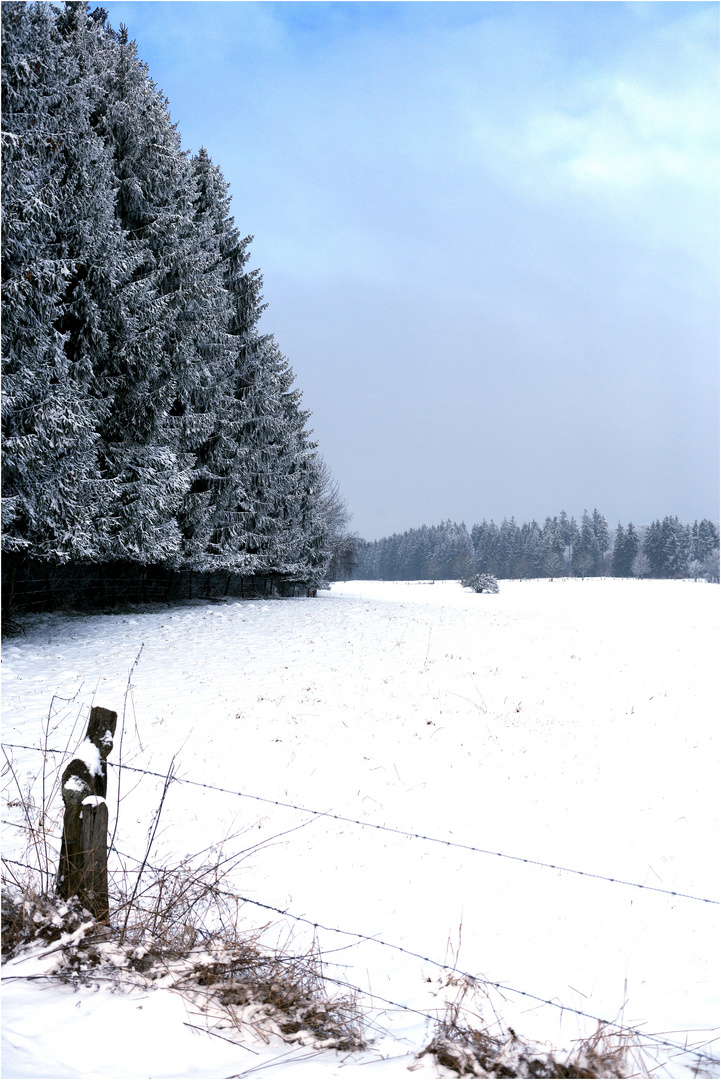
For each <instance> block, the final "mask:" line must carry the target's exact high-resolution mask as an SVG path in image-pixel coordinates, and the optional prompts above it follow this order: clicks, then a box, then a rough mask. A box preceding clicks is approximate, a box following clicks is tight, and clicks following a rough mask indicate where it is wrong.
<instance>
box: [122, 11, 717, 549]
mask: <svg viewBox="0 0 721 1080" xmlns="http://www.w3.org/2000/svg"><path fill="white" fill-rule="evenodd" d="M104 6H105V7H107V8H108V11H109V15H110V20H111V23H112V24H113V25H114V26H116V27H118V26H119V25H120V23H121V22H124V23H126V24H127V26H128V29H129V31H130V35H131V37H133V38H135V39H136V40H137V42H138V49H139V54H140V56H141V57H142V58H143V59H144V60H145V61H146V62H147V63H148V65H149V68H150V73H151V75H152V77H153V78H154V80H155V81H156V83H157V84H158V85H159V86H160V87H161V88H162V89H163V91H164V92H165V94H166V95H167V97H168V98H169V101H170V111H171V115H172V117H173V119H174V120H175V121H176V122H177V124H178V127H179V131H180V133H181V136H182V139H183V145H184V146H185V147H186V148H188V149H191V150H197V149H198V148H199V147H200V146H205V147H207V149H208V151H209V152H210V154H211V156H212V157H213V159H214V160H215V162H216V163H217V164H218V165H220V166H221V168H222V169H223V172H224V174H225V177H226V179H227V180H228V181H229V183H230V185H231V193H232V195H233V212H234V214H235V218H236V222H237V225H238V227H239V228H240V229H241V230H242V231H243V232H244V233H252V234H253V235H254V237H255V239H254V241H253V245H252V265H253V266H259V267H260V268H261V270H262V272H263V275H264V282H265V286H264V296H265V299H266V301H267V303H268V305H269V306H268V310H267V312H266V314H265V315H264V319H263V327H264V329H266V330H267V331H271V332H273V333H274V334H275V335H276V337H277V339H278V342H279V344H280V346H281V348H282V350H283V351H284V352H285V353H286V355H287V356H288V358H289V359H290V361H291V363H292V365H293V368H294V370H295V372H296V376H297V384H298V385H299V387H300V388H301V389H302V390H303V392H304V404H305V406H306V407H307V408H309V409H310V410H311V411H312V413H313V418H312V426H313V428H314V431H315V437H317V439H318V441H319V449H320V451H321V452H322V453H323V455H324V456H325V458H326V460H327V461H328V463H329V465H330V466H331V468H332V469H333V471H334V473H335V474H336V476H337V477H338V479H339V481H340V484H341V487H342V490H343V492H344V494H345V496H346V498H347V499H348V502H349V505H350V509H351V510H352V511H353V513H354V520H353V526H354V527H355V528H356V529H357V530H358V531H359V532H360V534H361V535H363V536H365V537H366V538H368V539H373V538H375V537H378V536H382V535H386V534H387V533H390V532H394V531H402V530H404V529H406V528H409V527H411V526H416V525H420V524H422V523H426V524H433V523H437V522H438V521H439V520H441V519H445V518H448V517H450V518H453V519H456V520H465V521H466V523H467V524H468V525H469V526H470V525H471V524H472V523H473V522H475V521H480V520H481V519H482V518H484V517H485V518H491V517H493V518H495V519H496V521H500V520H501V519H502V518H503V517H504V516H508V517H510V516H511V515H512V514H513V515H515V516H516V518H517V519H520V520H529V519H531V518H533V517H536V518H539V519H542V518H543V517H545V515H546V514H553V513H556V512H558V511H559V510H560V509H561V508H565V509H566V510H567V511H568V512H569V513H574V514H577V515H578V514H580V513H581V511H582V510H583V509H584V507H588V508H589V509H592V508H593V507H594V506H597V507H598V508H599V509H601V510H602V511H603V512H604V513H605V514H606V515H607V517H608V518H609V521H610V523H611V524H612V525H614V524H615V523H616V521H617V520H618V519H619V518H621V519H623V521H624V522H625V521H629V520H632V521H634V522H637V523H640V522H645V521H649V520H651V519H652V518H655V517H657V516H663V515H665V514H669V513H670V514H678V515H679V516H680V517H681V518H682V519H685V520H693V519H694V518H699V517H704V516H710V517H713V518H714V519H717V518H718V406H719V391H718V371H719V364H718V292H719V286H718V209H717V208H718V135H717V132H718V17H719V10H718V5H717V4H715V3H706V2H694V0H691V2H684V3H674V2H670V3H661V2H653V0H651V2H643V3H622V2H615V0H612V2H601V3H595V2H588V3H586V2H578V3H576V2H560V3H559V2H556V3H545V2H531V3H525V2H510V3H493V2H482V3H474V2H463V3H452V2H451V3H435V2H420V3H416V2H404V3H392V2H388V3H386V2H379V3H364V2H350V3H344V2H341V3H334V2H320V3H314V2H303V3H293V2H289V3H272V2H261V3H254V2H232V0H228V2H213V0H207V2H200V3H195V2H174V0H165V2H158V3H156V2H152V0H144V2H124V0H121V2H115V0H113V2H109V3H106V4H105V5H104Z"/></svg>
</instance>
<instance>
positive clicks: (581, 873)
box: [3, 743, 719, 904]
mask: <svg viewBox="0 0 721 1080" xmlns="http://www.w3.org/2000/svg"><path fill="white" fill-rule="evenodd" d="M3 745H4V746H7V747H8V748H9V749H13V750H34V751H36V752H38V753H44V752H45V751H44V748H43V747H38V746H23V745H22V744H20V743H4V744H3ZM64 752H65V751H62V750H51V749H49V748H48V750H47V753H50V754H62V753H64ZM108 764H109V765H110V766H111V767H112V768H114V769H117V768H119V766H118V765H117V764H116V763H115V762H112V761H110V762H108ZM122 768H123V769H128V770H129V771H130V772H136V773H142V774H143V775H144V776H153V777H156V778H158V779H160V780H164V779H165V774H164V773H158V772H153V771H152V770H150V769H138V768H137V767H135V766H133V765H123V766H122ZM173 782H174V783H176V784H189V785H191V786H193V787H200V788H205V789H206V790H208V791H218V792H220V793H221V794H224V795H234V796H236V797H237V798H241V799H252V800H253V801H255V802H262V803H266V804H269V805H271V806H280V807H283V808H284V809H286V810H296V811H299V812H300V813H303V814H313V815H314V816H315V817H325V818H330V819H332V820H333V821H342V822H345V823H346V824H350V825H359V826H360V827H361V828H363V829H376V830H377V831H379V832H387V833H393V834H394V835H396V836H406V837H409V838H410V839H413V840H425V841H426V842H427V843H431V844H441V845H443V846H445V847H449V848H458V849H460V850H461V851H473V852H475V853H476V854H479V855H492V856H494V857H495V858H498V859H509V860H511V861H512V862H520V863H524V864H525V865H527V866H541V867H544V868H545V869H548V870H558V871H560V872H562V873H564V874H575V875H576V876H577V877H585V878H592V879H593V880H595V881H606V882H608V883H610V884H612V885H624V886H626V887H628V888H631V889H643V890H644V891H646V892H655V893H662V894H663V895H664V896H675V897H677V898H678V899H681V900H695V901H696V902H697V903H699V904H719V901H718V900H710V899H708V898H707V897H704V896H694V895H692V894H691V893H683V892H678V891H676V890H674V889H661V888H659V887H658V886H657V885H643V884H641V883H640V882H638V881H626V880H625V879H624V878H615V877H608V876H607V875H605V874H595V873H592V872H591V871H589V870H575V869H573V868H572V867H569V866H559V865H557V864H555V863H547V862H541V861H540V860H539V859H527V858H524V857H523V856H521V855H509V854H507V853H506V852H504V851H492V850H491V849H489V848H481V847H476V846H474V845H473V844H462V843H459V842H458V841H456V840H443V839H441V838H440V837H437V836H427V835H425V834H424V833H415V832H410V831H409V830H406V829H396V828H394V827H393V826H391V825H377V824H376V823H374V822H372V821H360V820H358V818H352V817H346V816H345V815H344V814H333V813H331V812H330V811H328V810H313V809H311V808H310V807H307V806H299V805H297V804H296V803H290V802H283V801H282V800H280V799H269V798H266V797H264V796H262V795H251V794H250V793H249V792H247V791H234V790H232V789H231V788H223V787H218V786H216V785H214V784H204V783H202V782H201V781H200V780H187V779H183V778H182V777H178V776H176V777H174V778H173Z"/></svg>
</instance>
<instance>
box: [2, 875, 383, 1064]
mask: <svg viewBox="0 0 721 1080" xmlns="http://www.w3.org/2000/svg"><path fill="white" fill-rule="evenodd" d="M2 929H3V955H4V958H5V959H11V958H13V957H17V956H19V955H21V954H24V953H30V952H32V954H33V956H34V957H35V958H36V959H46V960H47V963H46V965H45V967H44V972H45V977H48V978H53V979H57V980H59V981H61V982H65V983H68V984H70V985H73V986H76V987H77V986H94V985H98V984H100V983H108V982H110V983H112V984H113V988H114V989H117V990H118V991H119V992H121V991H124V990H130V989H147V990H150V991H152V990H154V989H161V988H164V989H168V990H174V991H176V992H178V993H180V994H181V995H182V996H183V997H184V998H185V999H186V1000H187V1001H188V1002H190V1003H191V1004H192V1005H193V1006H194V1008H195V1009H196V1010H197V1011H198V1012H199V1013H201V1014H202V1016H203V1018H204V1021H205V1024H204V1026H205V1028H206V1029H207V1030H208V1031H209V1032H211V1033H215V1034H220V1033H222V1035H223V1037H224V1038H230V1041H231V1042H238V1043H241V1040H242V1038H243V1036H244V1035H245V1038H247V1037H248V1033H249V1032H252V1034H253V1036H254V1038H256V1039H258V1040H260V1041H261V1042H264V1043H268V1042H270V1041H271V1039H272V1038H273V1037H278V1038H279V1039H281V1040H283V1041H284V1042H286V1043H300V1044H302V1045H305V1046H309V1047H314V1048H315V1049H335V1050H342V1051H355V1050H361V1049H363V1048H364V1047H365V1045H366V1042H365V1039H364V1034H363V1032H364V1023H363V1017H362V1013H361V1010H360V1008H359V1007H358V1006H357V1004H356V1001H355V998H354V997H352V996H346V997H335V996H333V995H331V994H329V993H328V990H327V987H326V983H325V980H324V977H323V967H322V957H321V955H320V951H319V949H318V948H317V946H315V945H314V946H313V948H312V949H311V950H310V951H308V952H306V953H304V954H303V955H300V956H296V955H291V954H285V953H282V952H277V951H273V952H270V951H266V950H263V949H262V948H261V947H260V946H259V944H258V940H257V938H258V936H259V933H260V932H258V933H256V934H253V935H251V934H248V935H245V936H243V935H240V934H238V933H235V934H234V935H233V936H228V935H227V934H217V935H212V934H206V935H205V937H204V940H202V941H200V942H199V943H197V944H193V945H187V944H186V945H183V944H182V943H181V942H180V941H179V940H178V938H177V937H176V936H172V937H171V938H170V939H167V938H164V937H163V936H162V935H159V934H155V935H153V934H151V933H149V932H148V931H147V929H146V931H145V933H144V934H143V935H142V936H143V938H144V944H137V940H138V936H140V931H139V928H137V927H136V930H137V936H136V935H134V936H135V941H128V940H127V938H126V940H125V941H123V939H122V932H121V930H120V928H119V927H114V926H113V925H112V924H111V925H106V924H101V923H97V922H96V921H95V920H94V919H93V918H92V916H90V915H89V913H88V912H87V911H84V910H83V909H82V908H81V907H80V905H79V904H78V903H77V901H69V902H68V901H65V900H60V899H51V898H48V897H43V896H33V895H31V894H30V892H29V891H26V893H25V895H22V894H19V893H18V892H17V890H12V889H8V888H6V889H5V891H4V893H3V907H2Z"/></svg>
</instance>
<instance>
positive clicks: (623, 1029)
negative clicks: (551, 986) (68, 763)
mask: <svg viewBox="0 0 721 1080" xmlns="http://www.w3.org/2000/svg"><path fill="white" fill-rule="evenodd" d="M118 854H119V855H122V853H121V852H118ZM123 858H130V859H133V861H136V862H138V861H139V860H136V859H135V858H134V856H132V855H123ZM2 861H3V862H6V863H12V864H13V865H15V866H22V867H25V869H27V870H33V869H34V868H33V867H32V866H30V865H29V864H28V863H23V862H19V861H18V860H17V859H9V858H7V857H6V856H3V857H2ZM148 869H152V870H156V871H159V870H160V869H161V868H160V867H156V866H148ZM213 892H215V893H217V894H219V895H222V896H227V897H229V898H230V899H233V900H240V901H242V902H243V903H245V904H251V905H252V906H253V907H259V908H262V909H263V910H264V911H272V912H274V913H275V914H277V915H282V916H283V917H284V918H288V919H291V920H293V921H294V922H299V923H304V924H305V925H307V926H310V927H312V928H313V929H314V930H325V931H327V932H329V933H333V934H341V935H343V936H345V937H353V938H356V939H358V940H361V941H369V942H372V943H373V944H375V945H380V946H382V947H384V948H387V949H394V950H396V951H397V952H400V953H403V954H404V955H406V956H410V957H412V958H413V959H416V960H422V961H423V962H424V963H428V964H431V965H432V966H433V967H437V968H438V969H439V970H441V971H450V972H453V973H454V974H456V975H462V976H463V977H464V978H466V979H468V980H469V981H470V982H471V983H476V984H478V983H480V984H482V985H484V986H492V987H493V988H494V989H495V990H498V991H500V992H501V993H504V992H505V993H509V994H516V995H517V996H520V997H524V998H529V999H530V1000H531V1001H536V1002H538V1003H539V1004H541V1005H550V1006H551V1007H552V1008H554V1009H558V1010H559V1011H560V1012H562V1013H564V1012H568V1013H573V1014H574V1015H576V1016H582V1017H584V1018H585V1019H586V1020H594V1021H595V1022H596V1023H597V1024H603V1025H604V1026H606V1027H609V1028H613V1029H614V1030H615V1031H616V1032H618V1033H619V1034H624V1033H626V1034H632V1035H635V1036H636V1037H638V1038H639V1039H647V1040H648V1041H650V1042H653V1043H654V1044H656V1045H658V1046H662V1047H664V1048H666V1049H670V1050H675V1051H676V1052H677V1053H682V1054H693V1055H694V1056H695V1057H698V1058H701V1059H703V1060H704V1061H709V1062H712V1063H713V1064H718V1060H719V1059H718V1058H716V1057H714V1056H713V1055H711V1054H707V1053H705V1052H704V1051H702V1050H694V1049H692V1048H689V1047H688V1046H682V1045H681V1044H680V1043H674V1042H670V1041H669V1040H668V1039H662V1038H660V1036H658V1035H653V1034H651V1033H650V1032H645V1031H641V1029H640V1028H635V1027H630V1026H627V1025H623V1024H617V1023H616V1022H615V1021H613V1020H606V1019H604V1018H603V1017H601V1016H595V1015H594V1014H593V1013H588V1012H584V1011H583V1010H582V1009H574V1008H572V1007H571V1006H568V1005H563V1004H561V1003H559V1002H558V1001H551V1000H550V999H549V998H544V997H541V996H540V995H538V994H532V993H530V991H528V990H519V989H518V988H517V987H514V986H507V985H506V984H505V983H499V982H494V981H493V980H491V979H487V978H485V976H483V977H479V976H477V975H472V974H471V973H470V972H468V971H464V970H463V969H462V968H458V967H456V966H455V965H453V964H445V963H440V962H439V961H438V960H433V959H431V957H429V956H423V955H422V954H421V953H417V952H413V951H412V950H411V949H406V948H405V947H404V946H402V945H395V944H393V942H389V941H384V940H383V939H382V938H377V937H373V936H371V935H369V934H359V933H357V932H356V931H353V930H341V929H340V928H338V927H335V926H326V925H325V924H323V923H320V922H314V921H313V920H312V919H307V918H305V917H304V916H302V915H293V914H292V913H291V912H289V911H288V910H287V909H283V908H279V907H275V906H274V905H273V904H265V903H262V902H261V901H260V900H251V899H250V897H247V896H242V895H241V894H240V893H234V892H230V891H228V890H226V889H218V888H214V889H213ZM323 978H324V979H325V980H326V981H327V982H332V983H334V984H336V985H337V986H344V987H346V988H347V989H350V990H354V991H356V992H357V993H360V994H363V995H365V996H366V997H370V998H371V999H372V1000H373V999H375V1000H377V1001H382V1002H383V1003H384V1004H385V1005H391V1006H393V1008H396V1009H401V1010H403V1011H404V1012H411V1013H415V1014H416V1015H417V1016H422V1017H424V1018H425V1019H426V1020H431V1021H432V1022H433V1023H437V1022H438V1017H437V1016H433V1015H432V1014H430V1013H426V1012H423V1011H422V1010H421V1009H415V1008H413V1007H412V1006H411V1005H403V1004H401V1003H400V1002H398V1001H391V1000H390V999H389V998H385V997H382V996H381V995H380V994H376V993H375V992H374V991H373V990H364V989H362V987H359V986H355V985H354V984H353V983H349V982H346V981H344V980H342V979H337V978H334V977H333V976H331V975H326V974H325V972H324V974H323Z"/></svg>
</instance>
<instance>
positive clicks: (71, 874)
mask: <svg viewBox="0 0 721 1080" xmlns="http://www.w3.org/2000/svg"><path fill="white" fill-rule="evenodd" d="M117 722H118V714H117V713H116V712H111V710H110V709H102V708H100V706H97V705H96V706H95V707H94V708H92V709H91V710H90V722H89V723H88V730H87V734H86V736H85V738H84V739H83V741H82V743H81V744H80V746H79V748H78V753H77V756H76V757H75V758H73V760H72V761H71V762H70V764H69V765H68V766H67V767H66V769H65V771H64V772H63V777H62V793H63V802H64V803H65V817H64V819H63V839H62V844H61V848H60V866H59V868H58V880H57V885H56V892H57V893H58V895H59V896H62V897H63V898H64V899H66V900H67V899H69V898H70V897H71V896H77V897H79V899H80V902H81V903H82V905H83V907H86V908H87V909H88V911H89V912H90V913H91V914H92V915H94V916H95V918H96V919H100V920H107V918H108V916H109V913H110V912H109V904H108V850H107V846H108V807H107V803H106V802H105V795H106V792H107V789H108V766H107V761H106V759H107V757H108V754H109V753H110V751H111V750H112V749H113V736H114V735H115V725H116V724H117Z"/></svg>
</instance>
